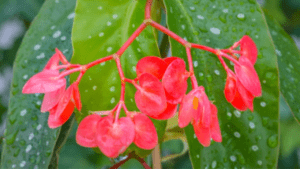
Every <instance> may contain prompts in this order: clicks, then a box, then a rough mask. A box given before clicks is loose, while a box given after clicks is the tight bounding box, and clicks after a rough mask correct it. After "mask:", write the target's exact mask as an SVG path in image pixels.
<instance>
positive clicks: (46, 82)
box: [22, 49, 81, 128]
mask: <svg viewBox="0 0 300 169" xmlns="http://www.w3.org/2000/svg"><path fill="white" fill-rule="evenodd" d="M59 62H62V63H63V64H64V65H66V66H67V65H69V62H68V61H67V60H66V58H65V56H64V55H63V54H62V53H61V51H59V50H58V49H56V53H55V54H54V55H53V56H52V57H51V58H50V60H49V61H48V63H47V64H46V66H45V68H44V69H43V70H42V71H41V72H40V73H38V74H36V75H34V76H32V77H31V78H30V79H29V80H28V81H27V82H26V84H25V85H24V86H23V90H22V93H26V94H30V93H45V95H44V100H43V103H42V106H41V112H46V111H49V113H50V115H49V118H48V125H49V127H50V128H56V127H59V126H61V125H63V124H64V123H65V122H66V121H67V120H68V119H69V118H70V116H71V115H72V113H73V111H74V107H75V106H76V108H77V109H78V110H79V111H80V110H81V101H80V94H79V90H78V83H76V82H75V83H73V84H72V85H70V86H69V87H68V88H67V90H66V79H65V78H64V77H63V76H62V77H61V76H60V72H59V68H60V66H59Z"/></svg>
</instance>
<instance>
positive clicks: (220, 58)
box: [217, 55, 229, 72]
mask: <svg viewBox="0 0 300 169" xmlns="http://www.w3.org/2000/svg"><path fill="white" fill-rule="evenodd" d="M217 56H218V58H219V60H220V62H221V64H222V66H223V67H224V69H225V70H226V72H228V70H229V68H228V66H227V65H226V63H225V61H224V59H223V58H222V57H221V56H220V55H217Z"/></svg>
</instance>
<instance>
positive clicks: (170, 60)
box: [164, 57, 180, 66]
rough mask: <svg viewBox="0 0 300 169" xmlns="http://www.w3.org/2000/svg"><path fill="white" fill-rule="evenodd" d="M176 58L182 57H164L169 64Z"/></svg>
mask: <svg viewBox="0 0 300 169" xmlns="http://www.w3.org/2000/svg"><path fill="white" fill-rule="evenodd" d="M176 59H180V58H178V57H167V58H164V61H165V62H166V63H167V65H168V66H169V65H170V64H171V63H172V62H173V61H174V60H176Z"/></svg>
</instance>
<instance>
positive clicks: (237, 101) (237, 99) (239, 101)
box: [231, 91, 247, 111]
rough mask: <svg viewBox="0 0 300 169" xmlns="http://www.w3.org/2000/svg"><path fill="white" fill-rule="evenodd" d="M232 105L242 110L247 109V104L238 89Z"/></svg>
mask: <svg viewBox="0 0 300 169" xmlns="http://www.w3.org/2000/svg"><path fill="white" fill-rule="evenodd" d="M231 104H232V106H233V107H234V108H236V109H238V110H240V111H245V110H247V105H246V104H245V102H244V100H243V99H242V96H241V94H240V93H239V92H238V91H237V92H236V94H235V97H234V99H233V101H232V102H231Z"/></svg>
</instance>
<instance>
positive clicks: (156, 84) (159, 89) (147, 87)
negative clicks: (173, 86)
mask: <svg viewBox="0 0 300 169" xmlns="http://www.w3.org/2000/svg"><path fill="white" fill-rule="evenodd" d="M139 82H140V88H138V90H137V92H136V93H135V102H136V105H137V107H138V108H139V110H140V111H141V112H142V113H145V114H147V115H149V116H156V115H159V114H161V113H162V112H164V110H165V109H166V108H167V101H166V96H165V91H164V89H163V86H162V84H161V83H160V81H159V80H158V79H157V77H155V76H153V75H151V74H149V73H144V74H142V75H141V76H140V78H139Z"/></svg>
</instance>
